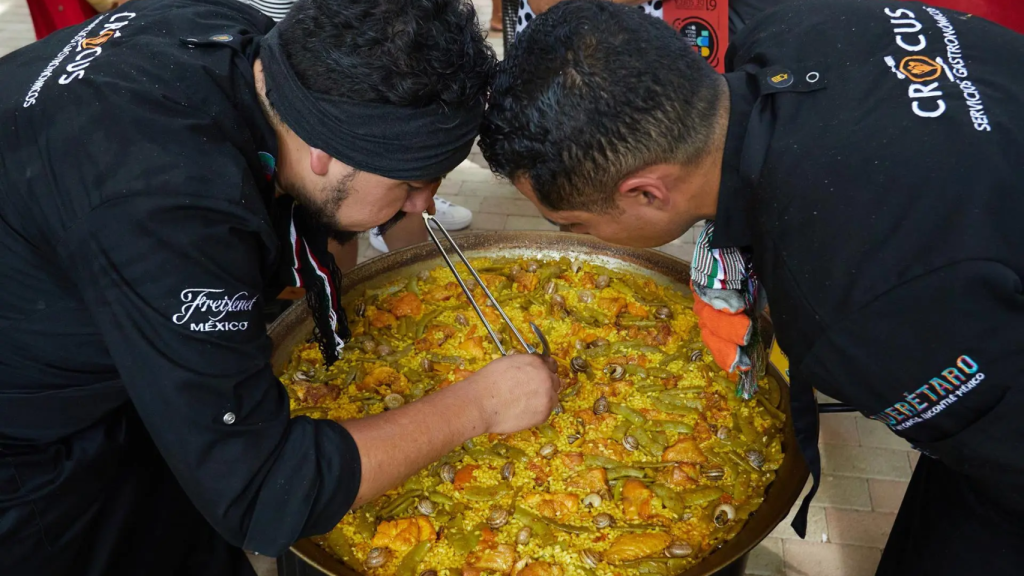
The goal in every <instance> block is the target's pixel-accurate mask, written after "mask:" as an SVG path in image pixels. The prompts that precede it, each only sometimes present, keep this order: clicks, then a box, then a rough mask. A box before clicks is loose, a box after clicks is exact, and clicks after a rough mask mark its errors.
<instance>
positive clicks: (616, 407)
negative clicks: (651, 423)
mask: <svg viewBox="0 0 1024 576" xmlns="http://www.w3.org/2000/svg"><path fill="white" fill-rule="evenodd" d="M608 411H610V412H611V413H612V414H615V415H617V416H622V417H623V418H625V419H626V420H629V421H630V422H631V423H633V424H637V425H642V424H643V423H644V422H647V418H645V417H644V415H643V414H641V413H639V412H637V411H636V410H634V409H632V408H630V407H629V406H626V405H625V404H618V403H616V402H609V403H608Z"/></svg>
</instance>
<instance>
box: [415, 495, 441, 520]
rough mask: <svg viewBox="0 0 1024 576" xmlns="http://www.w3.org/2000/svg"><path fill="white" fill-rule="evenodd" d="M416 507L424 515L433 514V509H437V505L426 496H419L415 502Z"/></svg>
mask: <svg viewBox="0 0 1024 576" xmlns="http://www.w3.org/2000/svg"><path fill="white" fill-rule="evenodd" d="M416 509H417V510H419V511H420V513H421V514H423V515H424V516H433V515H434V511H435V510H437V505H435V504H434V502H433V501H432V500H430V499H428V498H421V499H420V501H419V502H417V503H416Z"/></svg>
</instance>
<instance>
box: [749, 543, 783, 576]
mask: <svg viewBox="0 0 1024 576" xmlns="http://www.w3.org/2000/svg"><path fill="white" fill-rule="evenodd" d="M785 574H786V567H785V565H784V563H783V561H782V540H781V539H780V538H765V539H764V540H763V541H762V542H761V543H760V544H758V545H757V546H756V547H755V548H754V549H753V550H751V551H750V556H749V557H748V558H747V576H785Z"/></svg>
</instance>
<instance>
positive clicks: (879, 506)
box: [868, 478, 908, 512]
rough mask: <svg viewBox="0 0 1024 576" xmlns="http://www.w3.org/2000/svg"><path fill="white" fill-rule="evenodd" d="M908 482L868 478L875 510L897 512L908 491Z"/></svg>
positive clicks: (872, 505)
mask: <svg viewBox="0 0 1024 576" xmlns="http://www.w3.org/2000/svg"><path fill="white" fill-rule="evenodd" d="M907 485H908V482H900V481H898V480H876V479H874V478H872V479H871V480H868V489H869V490H870V491H871V507H872V508H874V510H875V512H896V511H897V510H899V509H900V504H902V503H903V495H904V494H906V493H907Z"/></svg>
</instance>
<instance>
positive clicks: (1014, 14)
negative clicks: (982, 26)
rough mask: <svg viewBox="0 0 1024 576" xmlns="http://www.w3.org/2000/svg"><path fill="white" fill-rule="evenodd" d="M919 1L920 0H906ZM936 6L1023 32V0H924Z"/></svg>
mask: <svg viewBox="0 0 1024 576" xmlns="http://www.w3.org/2000/svg"><path fill="white" fill-rule="evenodd" d="M908 1H910V2H921V0H908ZM923 3H924V4H928V5H930V6H934V7H936V8H949V9H950V10H957V11H959V12H966V13H968V14H973V15H975V16H981V17H982V18H984V19H986V20H991V21H992V22H995V23H996V24H1000V25H1002V26H1005V27H1007V28H1009V29H1011V30H1013V31H1015V32H1018V33H1020V34H1024V2H1022V0H926V1H925V2H923Z"/></svg>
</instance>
